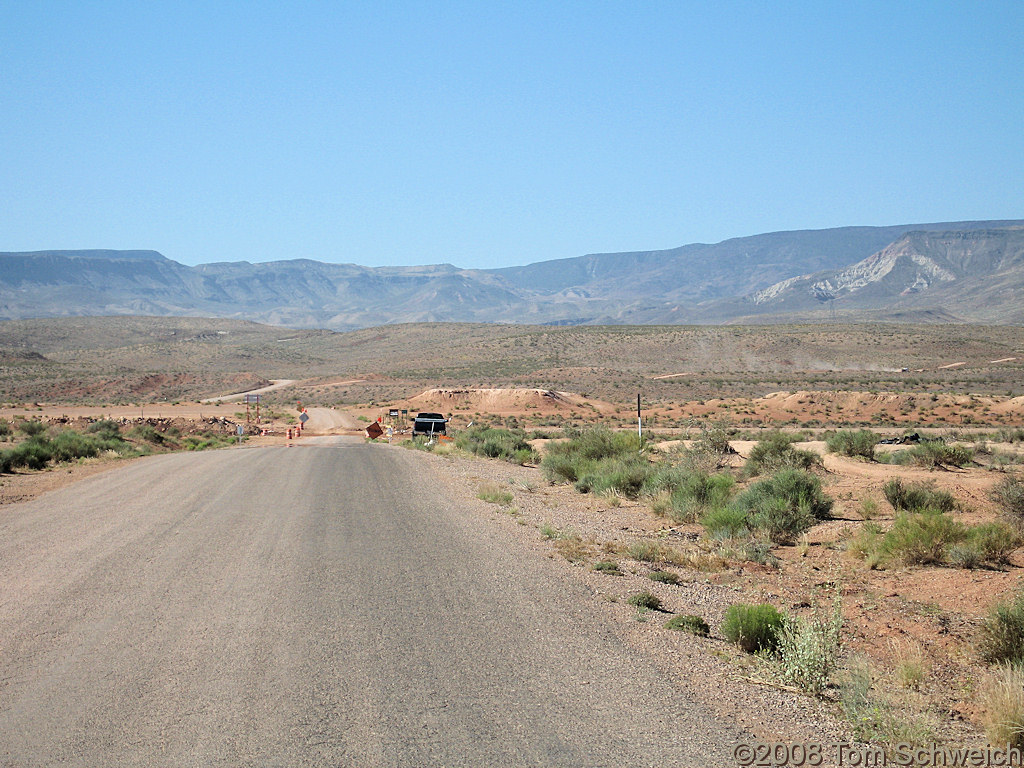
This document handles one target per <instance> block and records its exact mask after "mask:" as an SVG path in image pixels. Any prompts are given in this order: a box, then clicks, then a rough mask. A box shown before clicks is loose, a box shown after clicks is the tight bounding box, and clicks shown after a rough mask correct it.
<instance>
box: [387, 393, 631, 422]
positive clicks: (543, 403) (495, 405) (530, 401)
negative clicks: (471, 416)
mask: <svg viewBox="0 0 1024 768" xmlns="http://www.w3.org/2000/svg"><path fill="white" fill-rule="evenodd" d="M407 404H408V407H409V409H410V410H420V411H439V412H444V413H450V412H452V411H472V412H474V413H485V414H491V415H496V416H530V415H537V416H539V415H554V414H569V413H572V412H574V411H576V412H583V411H589V412H592V413H598V414H601V413H612V412H614V411H615V406H614V405H612V404H611V403H606V402H603V401H601V400H592V399H590V398H586V397H583V396H582V395H577V394H574V393H572V392H561V391H555V390H549V389H520V388H497V389H428V390H426V391H425V392H422V393H420V394H419V395H416V396H415V397H411V398H409V400H408V401H407Z"/></svg>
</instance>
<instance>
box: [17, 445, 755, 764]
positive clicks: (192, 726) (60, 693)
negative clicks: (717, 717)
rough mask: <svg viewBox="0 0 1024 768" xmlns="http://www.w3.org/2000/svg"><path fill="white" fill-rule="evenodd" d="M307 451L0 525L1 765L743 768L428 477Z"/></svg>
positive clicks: (216, 467) (110, 478)
mask: <svg viewBox="0 0 1024 768" xmlns="http://www.w3.org/2000/svg"><path fill="white" fill-rule="evenodd" d="M310 442H311V444H310V445H307V446H305V447H293V448H285V447H279V448H241V449H232V450H222V451H216V452H208V453H201V454H184V453H183V454H172V455H164V456H159V457H153V458H150V459H146V460H143V461H140V462H137V463H135V464H133V465H130V466H127V467H123V468H120V469H116V470H113V471H110V472H107V473H104V474H101V475H96V476H93V477H91V478H88V479H86V480H83V481H81V482H80V483H77V484H75V485H73V486H70V487H68V488H67V489H65V490H63V491H59V492H55V493H52V494H49V495H47V496H44V497H41V498H40V499H37V500H35V501H33V502H30V503H27V504H21V505H15V506H11V507H4V508H2V509H0V568H2V573H3V582H2V585H0V590H2V591H0V765H3V766H43V765H46V766H49V765H69V766H122V765H125V766H197V767H199V766H203V767H207V766H222V765H223V766H352V767H353V768H355V767H358V768H373V767H374V766H388V767H390V766H408V767H409V768H413V767H416V768H427V767H429V766H449V767H450V766H480V767H486V768H492V767H495V768H496V767H499V766H516V767H517V768H518V767H519V766H559V768H570V767H574V766H581V767H582V766H640V765H643V766H647V765H652V766H653V765H657V766H681V767H684V768H685V766H705V765H706V766H724V765H728V764H731V762H730V761H729V760H728V759H727V758H726V757H725V756H724V755H722V750H723V749H724V750H727V748H728V745H731V744H732V743H735V741H736V739H737V738H738V737H737V735H735V734H734V733H732V732H730V731H729V730H728V729H727V728H726V727H725V726H723V725H721V724H718V723H716V722H714V721H713V720H712V719H710V718H709V717H708V716H707V715H706V714H705V713H703V712H702V711H700V710H699V709H697V708H695V707H694V705H692V704H690V703H689V702H687V701H686V700H684V699H683V698H682V697H681V695H680V694H679V693H678V691H677V690H676V689H674V688H673V686H672V684H671V682H670V681H668V680H666V679H665V678H663V677H662V676H661V675H660V674H658V673H657V672H655V671H653V670H652V669H651V667H650V665H649V664H647V663H645V661H644V660H643V659H642V658H638V657H636V656H634V655H633V654H632V653H631V652H630V651H629V650H628V649H627V648H626V647H625V646H624V645H623V644H622V643H621V642H620V641H619V640H618V639H617V637H616V636H615V635H614V633H613V632H611V631H610V630H609V629H608V628H606V627H605V626H603V625H602V624H601V622H600V621H599V620H598V619H596V618H595V617H592V616H591V615H589V614H588V613H587V612H586V607H585V605H584V603H585V596H584V595H583V593H582V592H581V590H580V588H578V587H575V586H572V585H570V584H568V583H567V582H565V581H564V580H563V578H562V577H561V576H560V575H559V570H558V568H557V567H556V566H555V565H554V564H553V563H551V562H550V561H548V560H547V559H545V558H544V557H542V556H541V555H539V554H537V553H534V552H533V551H532V550H528V549H524V548H522V547H521V545H518V544H516V543H515V542H514V541H513V540H511V539H510V538H509V536H508V534H507V532H504V531H503V529H502V528H501V527H500V526H495V525H494V524H493V522H491V521H489V520H487V519H486V517H485V516H478V515H474V513H473V512H472V511H470V510H467V507H468V506H470V502H468V501H466V502H464V503H461V504H457V503H453V502H452V501H450V500H446V499H445V498H443V497H442V495H441V494H440V492H438V491H436V490H435V489H434V486H435V485H437V483H436V482H433V483H432V482H431V481H430V471H429V470H428V469H425V466H426V465H425V464H424V463H423V462H424V460H423V458H422V457H420V456H419V455H418V454H415V453H414V452H411V451H403V450H401V449H398V448H389V447H387V446H379V445H366V444H363V442H362V441H361V440H358V439H352V438H339V437H325V438H319V439H314V440H312V441H310ZM474 503H475V502H474Z"/></svg>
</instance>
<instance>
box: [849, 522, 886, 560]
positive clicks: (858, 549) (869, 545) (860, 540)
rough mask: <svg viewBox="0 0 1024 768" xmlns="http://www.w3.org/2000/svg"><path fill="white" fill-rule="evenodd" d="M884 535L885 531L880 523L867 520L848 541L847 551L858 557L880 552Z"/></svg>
mask: <svg viewBox="0 0 1024 768" xmlns="http://www.w3.org/2000/svg"><path fill="white" fill-rule="evenodd" d="M884 537H885V533H884V532H883V531H882V527H881V526H880V525H879V524H878V523H876V522H873V521H870V520H866V521H865V522H864V524H863V525H861V527H860V530H859V531H857V533H856V534H854V536H853V537H852V538H851V539H850V540H849V541H848V542H847V544H846V551H847V552H849V553H850V554H852V555H854V556H856V557H869V556H871V555H873V554H875V553H876V552H878V550H879V548H880V547H881V545H882V539H883V538H884Z"/></svg>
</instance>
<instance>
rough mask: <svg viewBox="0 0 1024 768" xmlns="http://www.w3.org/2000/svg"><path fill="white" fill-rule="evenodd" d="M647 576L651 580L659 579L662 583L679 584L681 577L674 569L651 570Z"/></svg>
mask: <svg viewBox="0 0 1024 768" xmlns="http://www.w3.org/2000/svg"><path fill="white" fill-rule="evenodd" d="M647 578H649V579H650V580H651V581H657V582H659V583H661V584H678V583H679V577H678V576H677V575H676V574H674V573H672V571H651V572H650V573H649V574H647Z"/></svg>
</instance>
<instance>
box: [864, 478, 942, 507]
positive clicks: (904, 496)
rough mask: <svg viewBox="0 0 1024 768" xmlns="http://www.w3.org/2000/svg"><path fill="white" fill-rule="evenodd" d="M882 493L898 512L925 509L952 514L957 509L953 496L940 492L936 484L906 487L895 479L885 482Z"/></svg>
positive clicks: (908, 485)
mask: <svg viewBox="0 0 1024 768" xmlns="http://www.w3.org/2000/svg"><path fill="white" fill-rule="evenodd" d="M882 493H883V494H885V498H886V501H888V502H889V503H890V504H892V508H893V509H895V510H896V511H897V512H901V511H905V512H919V511H921V510H925V509H931V510H935V511H938V512H950V511H952V510H953V509H954V508H955V507H956V499H954V498H953V496H952V494H949V493H947V492H946V491H940V490H938V489H937V488H935V485H934V483H924V482H921V483H909V484H907V485H904V484H903V481H902V480H901V479H900V478H898V477H894V478H892V479H890V480H887V481H886V482H885V485H883V486H882Z"/></svg>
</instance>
